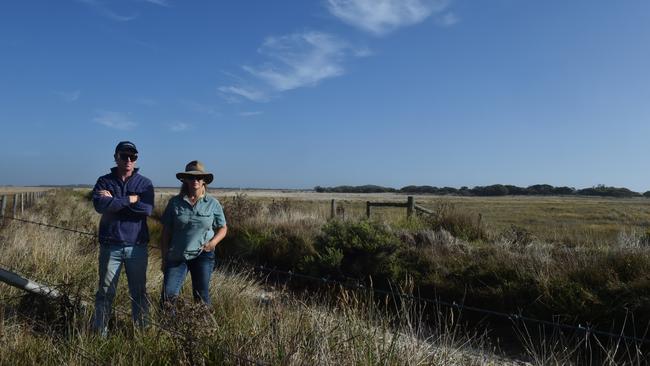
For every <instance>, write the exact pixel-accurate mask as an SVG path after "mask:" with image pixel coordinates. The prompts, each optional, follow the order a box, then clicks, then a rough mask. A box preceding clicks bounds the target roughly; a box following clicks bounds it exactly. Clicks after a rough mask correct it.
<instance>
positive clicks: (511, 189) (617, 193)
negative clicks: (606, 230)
mask: <svg viewBox="0 0 650 366" xmlns="http://www.w3.org/2000/svg"><path fill="white" fill-rule="evenodd" d="M314 191H316V192H334V193H409V194H435V195H457V196H480V197H489V196H601V197H623V198H629V197H650V191H646V192H645V193H639V192H634V191H632V190H630V189H628V188H624V187H609V186H605V185H603V184H599V185H597V186H594V187H590V188H583V189H576V188H573V187H564V186H563V187H554V186H552V185H550V184H534V185H532V186H528V187H518V186H513V185H508V184H492V185H489V186H476V187H473V188H469V187H464V186H463V187H460V188H454V187H434V186H427V185H424V186H415V185H410V186H405V187H402V188H399V189H396V188H391V187H382V186H378V185H373V184H366V185H361V186H346V185H344V186H336V187H321V186H316V187H314Z"/></svg>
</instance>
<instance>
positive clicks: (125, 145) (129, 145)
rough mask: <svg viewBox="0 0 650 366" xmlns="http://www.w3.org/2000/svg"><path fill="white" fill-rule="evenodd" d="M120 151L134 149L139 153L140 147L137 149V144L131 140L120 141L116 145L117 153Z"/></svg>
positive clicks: (133, 150)
mask: <svg viewBox="0 0 650 366" xmlns="http://www.w3.org/2000/svg"><path fill="white" fill-rule="evenodd" d="M120 151H132V152H134V153H136V154H137V153H138V149H136V147H135V144H134V143H133V142H131V141H120V143H119V144H117V146H115V153H116V154H117V153H118V152H120Z"/></svg>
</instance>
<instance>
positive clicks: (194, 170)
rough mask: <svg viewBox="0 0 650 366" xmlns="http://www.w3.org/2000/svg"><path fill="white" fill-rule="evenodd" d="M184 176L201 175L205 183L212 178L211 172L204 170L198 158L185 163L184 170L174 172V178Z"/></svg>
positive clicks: (181, 178) (208, 182)
mask: <svg viewBox="0 0 650 366" xmlns="http://www.w3.org/2000/svg"><path fill="white" fill-rule="evenodd" d="M186 177H201V178H203V180H204V181H205V184H210V183H211V182H212V180H213V179H214V176H213V175H212V173H208V172H206V171H205V167H204V166H203V163H202V162H200V161H198V160H192V161H190V162H189V163H187V165H185V171H184V172H180V173H176V178H178V179H180V180H183V178H186Z"/></svg>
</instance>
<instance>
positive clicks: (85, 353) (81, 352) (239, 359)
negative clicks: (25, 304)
mask: <svg viewBox="0 0 650 366" xmlns="http://www.w3.org/2000/svg"><path fill="white" fill-rule="evenodd" d="M0 266H1V267H4V268H6V269H8V270H10V271H12V272H14V273H18V274H21V275H22V276H25V277H31V276H29V275H27V274H24V273H21V272H20V271H18V270H15V269H13V268H12V267H11V266H9V265H7V264H6V263H3V262H1V261H0ZM41 287H42V288H43V289H47V290H49V289H56V290H57V291H59V292H60V293H62V294H63V295H64V297H65V299H63V301H64V302H65V303H74V301H71V300H70V299H71V298H73V296H74V295H71V294H69V293H66V292H65V290H64V289H63V288H61V287H60V286H55V285H51V284H41ZM77 300H81V301H85V302H87V303H93V302H94V299H93V298H92V297H91V296H80V298H79V299H77ZM112 309H113V311H115V312H116V313H118V314H121V315H123V316H127V317H129V316H130V315H131V313H130V311H129V310H127V309H123V308H122V307H120V306H118V305H114V306H113V307H112ZM21 316H22V317H23V318H26V319H28V320H30V321H32V322H33V323H40V324H41V325H43V326H44V327H45V328H47V327H48V324H44V323H43V322H40V321H38V320H36V319H34V318H32V317H29V316H27V315H25V314H21ZM147 324H148V325H150V326H153V327H156V328H158V329H160V330H163V331H165V332H167V333H169V334H173V335H177V336H179V337H185V336H186V334H184V333H182V332H179V331H177V330H175V329H171V328H169V327H167V326H165V325H163V324H161V323H159V322H156V321H153V320H151V319H150V318H149V319H148V320H147ZM56 340H57V341H59V343H61V344H63V345H64V346H65V347H67V348H69V349H70V350H71V351H72V352H74V353H76V354H78V355H79V356H81V357H82V358H84V359H85V360H86V361H89V362H91V363H92V364H94V365H101V364H106V363H102V362H99V361H98V360H97V359H96V358H95V357H93V356H92V355H90V353H89V352H88V351H86V350H84V349H83V348H81V347H79V346H75V345H72V344H69V343H67V342H63V340H62V339H60V337H57V338H56ZM11 350H12V351H14V352H16V351H15V350H14V349H13V348H11ZM218 350H219V351H220V352H222V353H223V354H224V355H225V356H227V357H229V358H231V359H233V360H236V361H237V362H238V364H241V363H242V362H243V363H244V364H249V365H256V366H267V365H269V364H268V363H265V362H263V361H261V360H253V359H250V358H247V357H246V356H244V355H240V354H237V353H234V352H230V351H228V350H227V349H226V348H224V347H218Z"/></svg>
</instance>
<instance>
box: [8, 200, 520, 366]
mask: <svg viewBox="0 0 650 366" xmlns="http://www.w3.org/2000/svg"><path fill="white" fill-rule="evenodd" d="M282 215H284V214H281V215H280V216H279V217H276V218H273V219H269V221H268V222H265V224H268V225H274V224H275V223H276V222H275V221H273V220H280V221H282V220H294V219H297V220H310V219H311V218H310V217H296V216H295V215H293V214H290V215H285V216H282ZM24 218H26V219H29V220H34V221H38V222H44V223H50V224H55V225H61V226H66V227H74V228H77V229H81V230H84V231H94V230H96V225H97V222H98V218H99V215H97V214H95V213H94V211H93V210H92V208H91V206H90V203H89V202H88V201H86V199H85V197H84V196H83V194H74V193H69V192H57V193H56V194H55V195H52V196H50V197H48V199H46V200H44V201H42V202H40V203H39V205H37V206H36V207H34V208H33V209H32V210H30V211H29V212H28V213H27V214H26V215H25V216H24ZM0 236H1V238H0V258H1V260H0V261H1V262H2V263H3V264H4V265H9V266H10V267H11V268H15V269H17V270H18V271H20V272H22V273H25V274H28V275H29V276H30V277H32V278H34V279H37V280H39V281H41V282H43V283H48V284H55V285H59V286H63V287H65V288H66V289H74V293H75V294H76V295H77V296H81V297H82V298H83V299H84V300H87V301H89V302H91V303H92V294H93V292H94V290H95V286H96V282H97V278H96V276H97V274H96V256H97V244H96V243H94V240H93V239H92V238H88V237H85V236H83V235H79V234H74V233H66V232H61V231H57V230H53V229H50V228H43V227H38V226H30V225H29V224H24V223H18V222H11V223H8V224H7V225H6V226H5V227H4V228H3V229H2V231H1V232H0ZM159 263H160V262H159V258H158V257H157V253H156V252H155V251H153V252H152V255H151V257H150V263H149V267H148V279H149V281H148V292H149V294H150V296H151V298H152V299H157V297H158V294H159V291H160V288H161V280H162V276H161V274H160V271H159ZM0 287H1V288H2V292H1V295H0V309H1V310H2V311H0V313H1V315H2V317H0V343H1V344H2V347H0V364H3V365H5V364H6V365H20V364H45V365H49V364H68V365H86V364H93V363H99V364H115V365H127V364H128V365H131V364H190V363H193V364H243V363H245V361H244V360H243V359H241V358H237V356H235V355H240V357H244V358H246V359H249V360H261V361H262V362H264V363H270V364H278V365H280V364H282V365H298V364H319V365H341V364H343V365H350V364H391V365H392V364H404V365H423V364H425V365H442V364H444V365H497V364H499V365H501V364H509V363H512V362H509V361H507V360H504V359H502V358H499V357H497V356H495V354H494V353H493V352H492V351H491V350H490V349H489V348H485V347H484V345H483V341H484V340H485V338H483V337H480V336H477V335H472V334H473V333H470V335H468V333H466V332H464V331H462V329H461V328H460V327H459V325H458V324H457V323H456V322H455V321H454V320H453V319H451V318H449V317H447V316H443V315H441V316H440V317H439V319H438V321H437V322H436V323H435V324H428V325H427V324H425V323H424V322H423V321H422V319H421V318H420V316H421V314H422V312H421V309H419V308H418V307H417V306H416V305H414V304H406V303H405V304H402V309H401V311H399V312H397V313H394V312H386V311H384V310H381V308H380V307H378V306H377V305H376V304H375V303H374V302H373V301H372V300H371V299H369V298H364V297H363V296H360V295H357V294H355V293H348V292H342V293H341V292H337V293H338V294H339V296H337V297H334V298H332V297H331V296H330V295H327V294H322V295H318V294H313V293H311V294H305V295H304V296H301V295H296V294H294V293H293V292H290V291H286V290H284V289H282V288H277V287H270V286H269V285H267V284H265V283H264V282H263V280H262V279H260V278H258V276H257V275H255V274H254V273H251V272H247V271H244V270H242V269H240V268H236V267H223V266H222V267H220V268H219V269H218V270H217V272H216V275H215V278H214V279H213V281H212V282H211V288H210V291H211V293H212V296H213V299H214V305H213V306H212V308H210V309H208V310H205V311H204V309H202V308H201V307H199V306H196V305H193V304H189V303H187V304H185V305H184V306H186V308H184V309H183V310H182V311H183V317H179V318H177V321H175V322H169V321H167V320H169V319H168V318H166V315H164V314H162V313H160V312H158V311H154V313H153V314H152V325H151V326H149V327H148V328H146V329H144V330H137V329H133V328H132V326H131V325H130V317H129V313H130V311H128V310H125V309H128V308H129V299H128V298H127V295H126V294H127V293H128V291H127V289H126V280H125V278H124V277H122V280H121V281H120V285H119V289H118V296H117V298H116V300H115V306H116V308H117V309H118V310H117V311H116V313H115V318H116V321H115V323H114V325H113V328H112V333H111V336H110V337H109V338H108V339H101V338H98V337H96V336H94V335H93V334H92V333H90V331H89V329H88V324H89V322H90V312H79V313H75V317H74V319H72V320H71V318H70V317H65V318H64V317H61V316H59V317H57V316H56V315H57V314H60V313H59V311H60V310H61V307H60V306H58V305H57V304H48V303H39V302H38V301H36V300H35V299H33V298H30V297H24V296H22V292H21V291H20V290H17V289H15V288H11V287H8V286H6V285H4V284H0ZM187 292H188V291H187V288H186V289H185V296H186V297H185V298H189V296H187V295H188V293H187ZM326 295H327V296H326ZM35 308H38V309H40V310H43V311H45V310H47V312H48V313H50V314H51V315H52V317H51V318H49V319H44V318H43V317H42V315H39V314H41V313H39V312H30V311H27V310H28V309H35ZM154 308H155V306H154ZM154 310H155V309H154ZM57 324H58V325H61V326H60V327H56V326H55V325H57ZM160 326H164V328H166V329H165V330H162V329H161V327H160Z"/></svg>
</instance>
